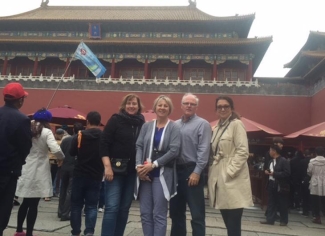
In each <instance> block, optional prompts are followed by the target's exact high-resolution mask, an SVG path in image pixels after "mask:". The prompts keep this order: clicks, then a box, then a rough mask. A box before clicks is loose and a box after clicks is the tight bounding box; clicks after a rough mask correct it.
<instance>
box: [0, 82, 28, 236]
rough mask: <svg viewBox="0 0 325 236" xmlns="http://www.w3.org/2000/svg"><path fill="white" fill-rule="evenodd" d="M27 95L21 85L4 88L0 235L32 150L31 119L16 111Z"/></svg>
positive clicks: (0, 130)
mask: <svg viewBox="0 0 325 236" xmlns="http://www.w3.org/2000/svg"><path fill="white" fill-rule="evenodd" d="M27 95H28V93H27V92H26V91H25V90H24V88H23V86H22V85H21V84H20V83H9V84H7V85H6V86H5V87H4V88H3V99H4V102H5V105H4V106H2V107H1V108H0V143H1V148H0V212H1V214H0V236H2V235H3V231H4V230H5V229H6V228H7V225H8V222H9V219H10V215H11V209H12V201H13V199H14V196H15V191H16V186H17V180H18V177H19V176H20V175H21V169H22V166H23V165H24V164H25V159H26V157H27V155H28V154H29V152H30V148H31V147H32V133H31V124H30V119H29V118H28V117H27V116H25V115H24V114H23V113H21V112H20V111H19V109H20V108H21V107H22V106H23V105H24V101H25V97H26V96H27Z"/></svg>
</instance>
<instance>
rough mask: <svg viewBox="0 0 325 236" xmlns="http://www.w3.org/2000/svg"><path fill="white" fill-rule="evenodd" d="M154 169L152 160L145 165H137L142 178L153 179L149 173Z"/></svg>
mask: <svg viewBox="0 0 325 236" xmlns="http://www.w3.org/2000/svg"><path fill="white" fill-rule="evenodd" d="M152 170H153V168H152V163H151V162H147V163H145V164H144V165H141V166H138V167H137V172H138V175H139V178H140V179H141V180H147V181H151V180H150V178H149V176H148V173H149V172H150V171H152Z"/></svg>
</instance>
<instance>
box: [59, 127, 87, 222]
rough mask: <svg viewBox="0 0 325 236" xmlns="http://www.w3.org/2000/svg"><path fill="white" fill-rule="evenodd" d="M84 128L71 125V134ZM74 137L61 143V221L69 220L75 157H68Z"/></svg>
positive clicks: (75, 133) (67, 138)
mask: <svg viewBox="0 0 325 236" xmlns="http://www.w3.org/2000/svg"><path fill="white" fill-rule="evenodd" d="M83 129H84V127H83V125H82V124H81V123H79V122H76V123H74V125H73V133H74V136H76V135H77V134H78V132H79V130H83ZM74 136H69V137H66V138H65V139H63V140H62V142H61V145H60V147H61V150H62V152H63V153H64V155H65V158H64V159H63V163H62V166H61V190H60V199H59V206H58V217H59V218H61V221H67V220H70V209H71V204H70V201H71V187H72V176H73V169H74V165H75V156H71V155H70V147H71V142H72V139H73V137H74Z"/></svg>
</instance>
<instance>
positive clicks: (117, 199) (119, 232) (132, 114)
mask: <svg viewBox="0 0 325 236" xmlns="http://www.w3.org/2000/svg"><path fill="white" fill-rule="evenodd" d="M141 111H142V104H141V101H140V98H139V97H138V96H137V95H135V94H128V95H126V96H125V97H124V98H123V100H122V103H121V106H120V112H119V113H118V114H114V115H113V116H112V117H111V118H110V119H109V120H108V122H107V124H106V126H105V129H104V132H103V135H102V139H101V144H100V153H101V157H102V160H103V163H104V166H105V211H104V217H103V223H102V233H101V235H102V236H110V235H112V236H123V234H124V230H125V226H126V223H127V220H128V216H129V209H130V207H131V203H132V200H133V192H134V184H135V180H136V170H135V156H136V147H135V143H136V140H137V138H138V135H139V133H140V129H141V127H142V125H143V123H144V117H143V115H142V114H141ZM124 165H125V168H124V170H123V168H122V167H123V166H124ZM119 169H120V170H119Z"/></svg>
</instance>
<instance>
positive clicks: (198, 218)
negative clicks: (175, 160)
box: [169, 166, 205, 236]
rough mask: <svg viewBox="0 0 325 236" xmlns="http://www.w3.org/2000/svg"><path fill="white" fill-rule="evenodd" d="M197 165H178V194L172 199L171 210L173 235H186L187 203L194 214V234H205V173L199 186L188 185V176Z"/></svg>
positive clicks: (198, 235) (192, 222)
mask: <svg viewBox="0 0 325 236" xmlns="http://www.w3.org/2000/svg"><path fill="white" fill-rule="evenodd" d="M194 167H195V166H190V167H187V166H183V167H177V177H178V186H177V195H176V196H175V197H173V198H172V199H171V200H170V205H169V211H170V218H171V219H172V228H171V234H170V235H171V236H186V215H185V213H186V203H187V204H188V206H189V208H190V212H191V216H192V220H191V225H192V230H193V233H192V235H193V236H202V235H205V202H204V175H203V174H201V176H200V181H199V183H198V185H197V186H192V187H189V186H188V180H187V179H188V177H189V176H190V175H191V173H192V172H193V170H194Z"/></svg>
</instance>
